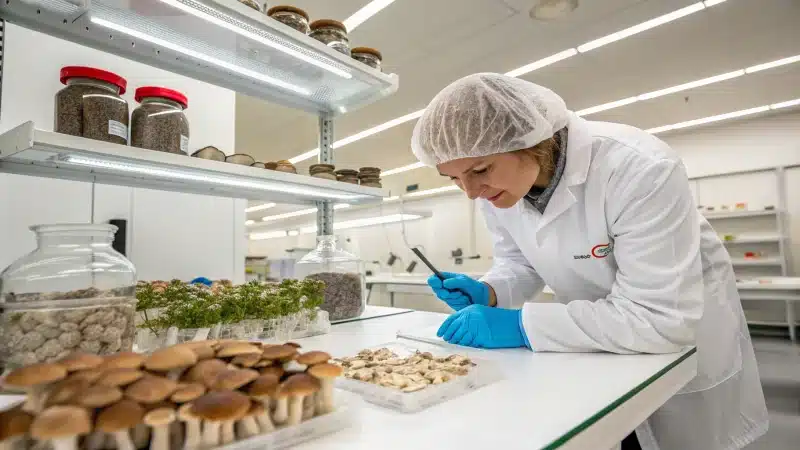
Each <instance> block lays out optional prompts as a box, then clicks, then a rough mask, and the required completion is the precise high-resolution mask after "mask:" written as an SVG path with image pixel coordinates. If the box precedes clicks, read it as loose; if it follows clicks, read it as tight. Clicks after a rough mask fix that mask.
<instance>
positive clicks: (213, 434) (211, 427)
mask: <svg viewBox="0 0 800 450" xmlns="http://www.w3.org/2000/svg"><path fill="white" fill-rule="evenodd" d="M221 425H222V423H220V422H215V421H211V420H205V421H203V447H217V446H218V445H219V429H220V426H221Z"/></svg>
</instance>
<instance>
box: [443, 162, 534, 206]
mask: <svg viewBox="0 0 800 450" xmlns="http://www.w3.org/2000/svg"><path fill="white" fill-rule="evenodd" d="M436 168H437V169H439V173H440V174H441V175H442V176H445V177H450V179H451V180H453V181H454V182H455V183H456V185H457V186H458V187H460V188H461V190H462V191H464V192H465V193H466V194H467V197H469V198H470V200H475V199H476V198H483V199H486V200H489V201H490V202H491V203H492V204H493V205H494V206H495V207H497V208H510V207H512V206H514V205H516V204H517V202H518V201H520V199H522V197H524V196H525V194H527V193H528V191H529V190H530V189H531V186H533V183H534V182H535V181H536V179H537V177H538V176H539V172H540V171H541V166H539V163H537V162H536V160H535V159H534V158H532V157H529V156H526V155H524V154H523V153H521V152H509V153H498V154H495V155H491V156H482V157H478V158H463V159H456V160H453V161H449V162H446V163H442V164H439V165H438V166H436Z"/></svg>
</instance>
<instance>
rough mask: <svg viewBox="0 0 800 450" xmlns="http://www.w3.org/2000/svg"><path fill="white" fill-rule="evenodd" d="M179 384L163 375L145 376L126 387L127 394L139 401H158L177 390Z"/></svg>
mask: <svg viewBox="0 0 800 450" xmlns="http://www.w3.org/2000/svg"><path fill="white" fill-rule="evenodd" d="M177 387H178V385H177V383H175V382H174V381H172V380H169V379H167V378H161V377H144V378H142V379H141V380H139V381H137V382H135V383H133V384H132V385H130V386H128V388H127V389H125V396H126V397H128V398H130V399H131V400H133V401H136V402H139V403H157V402H160V401H162V400H164V399H165V398H167V397H169V396H170V394H172V393H173V392H175V389H177Z"/></svg>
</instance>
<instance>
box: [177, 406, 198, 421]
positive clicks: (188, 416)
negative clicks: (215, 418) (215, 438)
mask: <svg viewBox="0 0 800 450" xmlns="http://www.w3.org/2000/svg"><path fill="white" fill-rule="evenodd" d="M192 408H194V404H192V403H184V404H183V405H181V406H180V408H178V411H177V412H176V414H177V416H178V419H179V420H184V421H186V420H194V419H197V418H198V417H197V416H195V415H194V413H193V412H192Z"/></svg>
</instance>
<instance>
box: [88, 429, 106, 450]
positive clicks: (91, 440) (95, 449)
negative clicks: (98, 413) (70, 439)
mask: <svg viewBox="0 0 800 450" xmlns="http://www.w3.org/2000/svg"><path fill="white" fill-rule="evenodd" d="M105 445H106V434H105V433H103V432H102V431H94V432H92V434H90V435H89V436H87V437H86V449H87V450H102V449H103V448H104V447H105Z"/></svg>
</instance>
